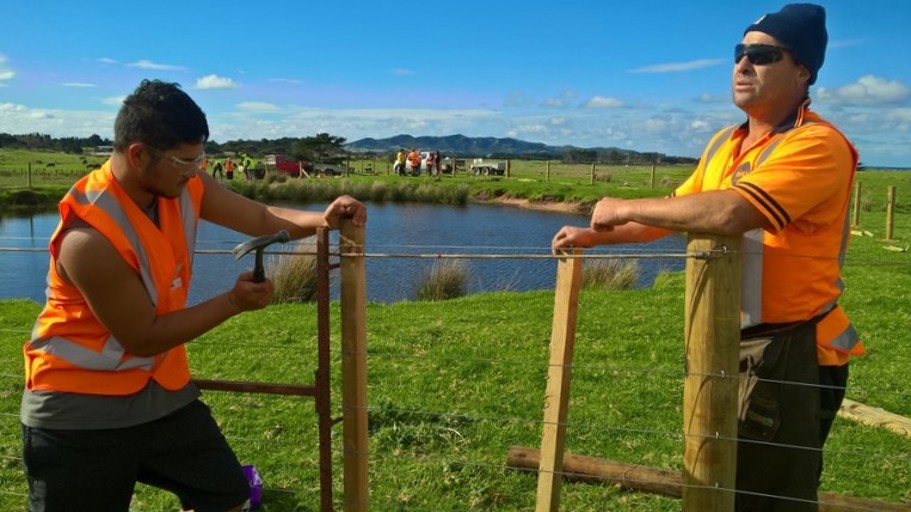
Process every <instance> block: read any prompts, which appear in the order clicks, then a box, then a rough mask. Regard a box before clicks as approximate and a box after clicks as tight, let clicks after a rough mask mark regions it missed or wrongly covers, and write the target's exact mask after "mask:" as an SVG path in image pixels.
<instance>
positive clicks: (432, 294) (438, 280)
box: [415, 260, 468, 301]
mask: <svg viewBox="0 0 911 512" xmlns="http://www.w3.org/2000/svg"><path fill="white" fill-rule="evenodd" d="M467 282H468V265H467V264H466V263H465V262H464V261H461V260H437V261H435V262H434V263H433V267H431V269H430V270H429V271H427V272H424V273H423V274H421V275H419V277H418V279H417V283H416V284H415V298H416V299H417V300H431V301H435V300H448V299H454V298H456V297H461V296H463V295H465V289H466V283H467Z"/></svg>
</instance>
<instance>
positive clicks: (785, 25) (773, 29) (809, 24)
mask: <svg viewBox="0 0 911 512" xmlns="http://www.w3.org/2000/svg"><path fill="white" fill-rule="evenodd" d="M747 32H763V33H765V34H768V35H770V36H772V37H774V38H775V39H778V40H779V41H781V43H782V44H783V45H785V46H786V47H787V48H788V50H790V51H791V54H792V55H793V56H794V58H795V59H796V60H797V61H798V62H799V63H800V64H803V65H804V67H806V68H807V70H808V71H809V72H810V84H814V83H816V74H817V73H818V72H819V68H821V67H822V62H823V61H824V60H825V59H826V43H828V42H829V35H828V33H827V32H826V10H825V9H823V8H822V6H819V5H815V4H788V5H786V6H784V7H782V8H781V10H780V11H778V12H772V13H769V14H766V15H765V16H763V17H761V18H759V19H758V20H756V22H755V23H753V24H752V25H750V26H749V27H747V29H746V30H744V31H743V33H744V34H746V33H747Z"/></svg>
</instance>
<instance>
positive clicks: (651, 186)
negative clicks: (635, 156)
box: [648, 164, 655, 188]
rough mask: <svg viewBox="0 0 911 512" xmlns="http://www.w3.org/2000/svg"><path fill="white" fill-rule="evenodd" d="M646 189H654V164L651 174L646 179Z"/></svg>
mask: <svg viewBox="0 0 911 512" xmlns="http://www.w3.org/2000/svg"><path fill="white" fill-rule="evenodd" d="M648 187H649V188H655V164H652V173H651V175H650V176H649V179H648Z"/></svg>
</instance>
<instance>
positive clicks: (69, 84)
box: [60, 82, 97, 87]
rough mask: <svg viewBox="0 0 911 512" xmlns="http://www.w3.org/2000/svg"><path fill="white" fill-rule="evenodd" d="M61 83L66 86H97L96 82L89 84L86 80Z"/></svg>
mask: <svg viewBox="0 0 911 512" xmlns="http://www.w3.org/2000/svg"><path fill="white" fill-rule="evenodd" d="M60 85H62V86H64V87H97V86H96V85H95V84H87V83H84V82H63V83H62V84H60Z"/></svg>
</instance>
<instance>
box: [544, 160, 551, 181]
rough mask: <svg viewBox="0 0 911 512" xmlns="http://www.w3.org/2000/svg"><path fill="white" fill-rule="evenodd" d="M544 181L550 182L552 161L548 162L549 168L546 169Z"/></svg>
mask: <svg viewBox="0 0 911 512" xmlns="http://www.w3.org/2000/svg"><path fill="white" fill-rule="evenodd" d="M544 181H545V182H550V160H548V161H547V167H546V168H545V169H544Z"/></svg>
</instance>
